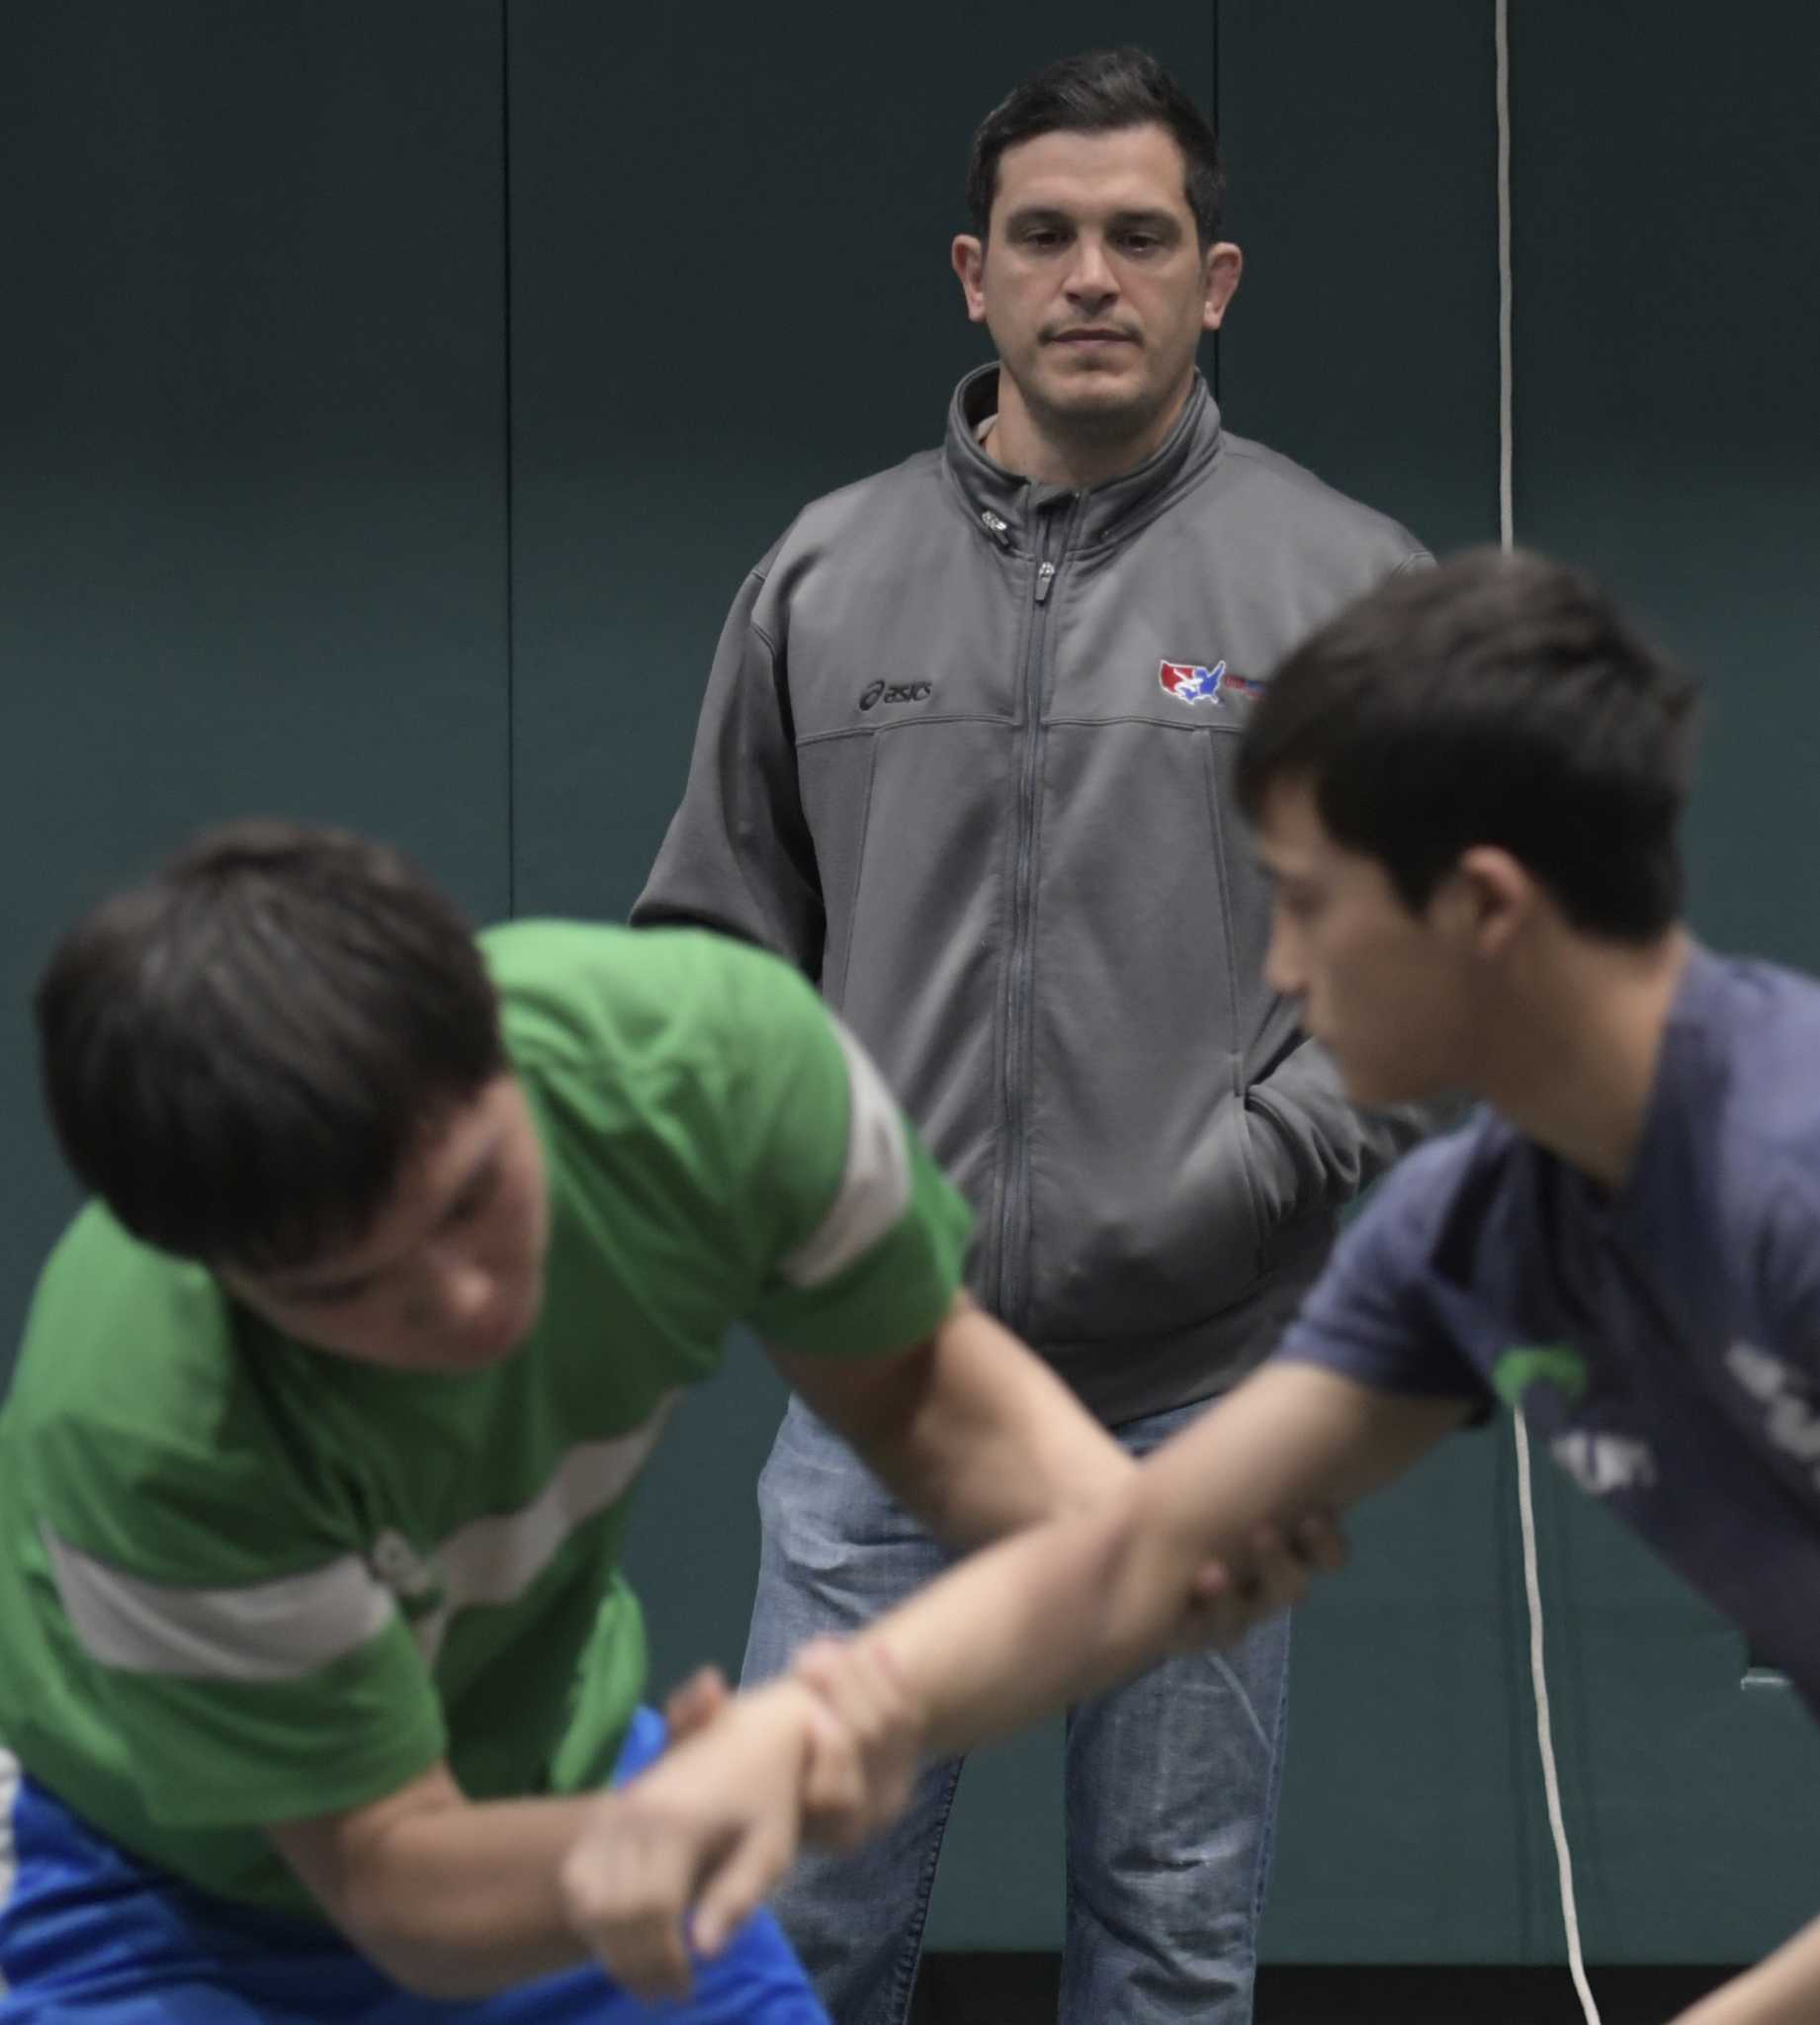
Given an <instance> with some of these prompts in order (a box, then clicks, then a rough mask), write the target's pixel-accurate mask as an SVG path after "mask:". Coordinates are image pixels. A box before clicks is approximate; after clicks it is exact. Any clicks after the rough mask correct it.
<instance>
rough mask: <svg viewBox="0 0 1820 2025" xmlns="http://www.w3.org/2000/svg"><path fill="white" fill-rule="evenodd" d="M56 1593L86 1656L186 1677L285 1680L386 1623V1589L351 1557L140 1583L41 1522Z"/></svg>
mask: <svg viewBox="0 0 1820 2025" xmlns="http://www.w3.org/2000/svg"><path fill="white" fill-rule="evenodd" d="M40 1531H41V1533H42V1535H43V1541H44V1547H45V1550H46V1551H47V1552H48V1554H49V1556H50V1566H51V1571H52V1573H53V1575H54V1576H55V1579H56V1585H57V1594H58V1595H59V1596H60V1597H61V1598H62V1600H63V1608H64V1610H65V1611H66V1612H67V1613H68V1616H69V1622H70V1624H71V1625H72V1626H73V1627H74V1629H75V1633H76V1636H77V1637H78V1638H79V1639H80V1640H81V1642H82V1646H83V1649H84V1650H85V1651H86V1652H87V1653H88V1655H89V1656H90V1658H92V1659H96V1660H99V1661H100V1662H101V1664H102V1665H103V1666H115V1667H120V1668H122V1669H123V1670H124V1671H128V1672H132V1673H159V1674H171V1675H174V1676H176V1677H179V1678H183V1679H189V1680H216V1681H291V1680H298V1679H301V1678H302V1677H303V1675H304V1674H308V1673H313V1672H314V1671H315V1670H316V1668H317V1667H319V1666H327V1665H328V1664H329V1663H330V1662H331V1661H332V1660H336V1659H340V1658H342V1657H343V1656H344V1655H345V1654H347V1653H349V1652H352V1651H353V1650H354V1649H355V1647H356V1646H359V1645H364V1644H365V1643H366V1642H367V1640H368V1639H369V1638H371V1637H373V1636H375V1635H376V1633H378V1632H379V1631H381V1630H383V1629H385V1627H386V1626H387V1625H388V1624H389V1623H390V1621H391V1617H392V1613H393V1609H394V1606H393V1603H392V1599H391V1596H390V1593H389V1592H388V1591H387V1590H386V1589H384V1588H382V1587H381V1585H380V1584H379V1583H378V1582H377V1581H376V1580H375V1579H374V1576H373V1573H372V1571H371V1570H370V1569H369V1568H368V1566H367V1565H366V1563H365V1562H364V1561H362V1560H359V1559H357V1558H356V1557H355V1556H354V1555H352V1554H344V1555H342V1556H341V1557H340V1558H339V1559H338V1560H333V1561H330V1562H328V1563H327V1564H326V1565H325V1566H323V1567H320V1568H312V1569H310V1570H309V1572H308V1573H307V1574H303V1575H285V1576H281V1577H280V1578H279V1579H278V1580H276V1581H273V1582H252V1583H247V1584H245V1585H240V1586H236V1587H234V1588H231V1589H186V1588H182V1587H180V1586H178V1585H177V1584H174V1583H164V1582H143V1581H140V1580H139V1579H138V1578H137V1577H136V1576H132V1575H128V1574H124V1573H123V1572H122V1571H121V1570H120V1569H119V1568H115V1567H111V1566H110V1565H109V1564H108V1563H107V1562H106V1561H101V1560H97V1559H96V1558H95V1556H94V1555H93V1554H86V1553H84V1552H83V1551H82V1550H81V1548H80V1547H76V1546H72V1545H71V1544H70V1543H69V1541H66V1540H64V1539H62V1538H60V1537H59V1535H58V1534H57V1533H56V1532H55V1531H54V1530H53V1529H52V1528H51V1527H50V1526H48V1525H43V1526H41V1528H40Z"/></svg>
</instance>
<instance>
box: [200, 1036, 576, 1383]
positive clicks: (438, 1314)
mask: <svg viewBox="0 0 1820 2025" xmlns="http://www.w3.org/2000/svg"><path fill="white" fill-rule="evenodd" d="M549 1228H550V1210H549V1198H548V1190H547V1189H546V1185H545V1178H544V1157H543V1149H542V1147H541V1146H540V1144H539V1142H538V1137H537V1128H536V1126H535V1125H534V1124H533V1122H532V1119H531V1113H530V1109H529V1107H528V1106H527V1104H526V1102H525V1099H524V1093H523V1092H522V1091H521V1090H520V1089H519V1087H518V1084H517V1082H516V1080H515V1079H514V1078H513V1077H511V1076H509V1075H504V1076H499V1077H497V1078H495V1079H494V1081H492V1082H491V1083H489V1084H487V1086H486V1087H485V1088H484V1089H483V1090H482V1091H480V1092H479V1094H478V1095H477V1096H476V1097H474V1098H471V1099H469V1100H468V1101H466V1102H465V1103H463V1104H461V1105H459V1106H457V1107H456V1108H455V1109H453V1110H451V1111H450V1112H448V1113H447V1114H446V1115H445V1116H443V1117H441V1118H439V1119H438V1120H437V1122H436V1124H435V1126H434V1128H433V1129H432V1130H430V1131H427V1132H426V1133H425V1135H424V1137H423V1140H422V1142H421V1144H420V1145H419V1146H418V1147H417V1149H416V1150H415V1151H414V1152H413V1153H412V1154H411V1155H410V1156H409V1157H408V1158H407V1159H406V1161H405V1164H404V1168H403V1172H402V1173H401V1174H400V1175H399V1177H398V1181H397V1184H396V1186H395V1187H394V1188H393V1189H392V1191H391V1194H390V1197H389V1199H388V1200H387V1201H386V1202H385V1203H384V1204H383V1205H382V1206H381V1208H380V1212H379V1214H378V1215H377V1216H376V1217H375V1218H374V1220H373V1223H372V1225H371V1227H370V1228H369V1230H368V1231H367V1233H366V1235H365V1236H364V1237H363V1238H362V1239H361V1240H360V1242H359V1243H357V1244H350V1245H345V1246H341V1247H338V1248H337V1249H336V1250H335V1251H333V1252H331V1253H329V1254H327V1255H325V1256H323V1257H322V1258H319V1259H315V1260H312V1261H311V1262H310V1263H309V1264H308V1265H307V1266H303V1267H298V1268H295V1269H292V1270H287V1271H285V1272H273V1273H269V1274H256V1275H255V1274H247V1273H242V1272H239V1271H237V1270H229V1269H223V1270H222V1272H221V1275H220V1277H221V1280H222V1282H223V1284H224V1285H226V1286H227V1288H228V1289H229V1291H230V1292H232V1293H233V1294H234V1295H235V1296H236V1298H238V1299H240V1300H242V1301H244V1302H245V1303H246V1305H247V1306H248V1307H250V1308H252V1309H253V1310H254V1311H255V1312H256V1313H258V1314H260V1315H263V1316H264V1317H265V1318H266V1320H267V1321H269V1322H271V1323H273V1324H274V1325H275V1326H276V1327H277V1328H279V1329H281V1330H282V1331H283V1332H284V1333H285V1334H286V1335H287V1336H292V1337H295V1338H296V1339H297V1340H298V1341H299V1342H301V1343H307V1344H309V1345H311V1346H312V1347H313V1348H315V1349H317V1350H326V1351H332V1352H333V1353H334V1354H335V1355H336V1356H338V1357H347V1358H353V1359H355V1360H356V1361H357V1362H359V1363H362V1364H372V1365H386V1366H387V1367H388V1368H390V1369H392V1370H399V1371H440V1372H447V1373H456V1372H462V1371H473V1370H478V1369H480V1368H482V1367H483V1366H485V1365H491V1364H496V1363H498V1362H499V1361H500V1360H501V1359H502V1358H505V1357H507V1356H509V1355H510V1354H511V1352H512V1351H514V1350H516V1349H517V1347H518V1346H519V1344H521V1343H522V1342H523V1341H524V1339H525V1337H526V1336H527V1335H528V1334H529V1333H530V1330H531V1327H532V1324H533V1323H534V1322H535V1321H536V1320H537V1315H538V1310H539V1308H540V1307H541V1306H542V1303H543V1294H544V1252H545V1247H546V1245H547V1243H548V1241H549Z"/></svg>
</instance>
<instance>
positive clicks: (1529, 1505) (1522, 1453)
mask: <svg viewBox="0 0 1820 2025" xmlns="http://www.w3.org/2000/svg"><path fill="white" fill-rule="evenodd" d="M1499 4H1500V6H1501V7H1502V5H1503V4H1504V0H1499ZM1511 1425H1512V1428H1513V1429H1514V1431H1515V1433H1516V1436H1517V1509H1518V1511H1519V1512H1520V1514H1521V1517H1522V1527H1523V1589H1524V1592H1525V1593H1526V1595H1527V1596H1528V1599H1529V1680H1530V1683H1531V1685H1532V1686H1533V1687H1534V1689H1535V1741H1536V1746H1537V1748H1538V1749H1539V1750H1540V1752H1541V1754H1542V1786H1543V1790H1544V1791H1545V1792H1546V1794H1547V1796H1548V1827H1549V1831H1550V1833H1551V1834H1552V1835H1553V1836H1554V1843H1555V1869H1556V1871H1557V1872H1558V1873H1559V1875H1560V1879H1561V1920H1562V1923H1563V1925H1565V1927H1566V1928H1567V1966H1568V1969H1569V1971H1570V1973H1571V1974H1572V1976H1573V1979H1574V1987H1575V1989H1576V1990H1578V1991H1579V1992H1580V2008H1581V2010H1582V2012H1583V2013H1584V2014H1585V2016H1586V2021H1587V2025H1599V2006H1598V2005H1597V2004H1596V2003H1594V2001H1593V1990H1592V1985H1591V1984H1590V1983H1589V1982H1588V1981H1587V1979H1586V1957H1585V1955H1584V1954H1583V1953H1582V1952H1581V1947H1580V1913H1579V1909H1578V1907H1577V1906H1576V1905H1575V1902H1574V1859H1573V1856H1572V1854H1571V1853H1570V1851H1569V1849H1568V1846H1567V1822H1566V1821H1565V1819H1564V1818H1563V1817H1562V1813H1561V1777H1560V1774H1559V1773H1558V1772H1557V1770H1556V1769H1555V1740H1554V1725H1553V1723H1552V1722H1550V1720H1549V1717H1548V1675H1547V1672H1546V1670H1545V1669H1544V1667H1543V1664H1542V1585H1541V1580H1540V1577H1539V1576H1538V1574H1537V1572H1536V1563H1535V1500H1534V1495H1533V1493H1532V1491H1531V1489H1530V1485H1529V1430H1528V1428H1527V1427H1526V1426H1525V1425H1524V1423H1523V1416H1522V1409H1521V1408H1520V1407H1518V1408H1517V1412H1516V1413H1515V1414H1514V1415H1513V1416H1512V1420H1511Z"/></svg>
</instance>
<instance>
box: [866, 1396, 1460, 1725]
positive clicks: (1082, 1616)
mask: <svg viewBox="0 0 1820 2025" xmlns="http://www.w3.org/2000/svg"><path fill="white" fill-rule="evenodd" d="M1465 1411H1466V1409H1465V1407H1464V1405H1463V1404H1462V1403H1460V1402H1448V1401H1433V1400H1402V1399H1393V1398H1390V1397H1388V1396H1387V1395H1384V1394H1379V1393H1372V1392H1368V1391H1367V1390H1365V1388H1363V1387H1359V1386H1356V1385H1353V1384H1350V1383H1349V1382H1348V1381H1346V1380H1343V1379H1341V1378H1338V1377H1336V1376H1334V1375H1333V1374H1332V1373H1329V1372H1327V1371H1323V1370H1318V1369H1315V1368H1313V1367H1311V1366H1307V1365H1266V1366H1265V1368H1264V1369H1263V1370H1261V1371H1259V1372H1258V1373H1257V1374H1256V1375H1255V1376H1254V1377H1252V1378H1251V1379H1249V1380H1247V1382H1246V1383H1245V1384H1243V1385H1241V1386H1240V1387H1238V1388H1237V1390H1235V1391H1234V1392H1233V1393H1232V1394H1231V1395H1230V1396H1229V1397H1227V1398H1226V1399H1224V1400H1223V1401H1221V1402H1220V1403H1219V1404H1218V1405H1217V1406H1215V1407H1213V1408H1211V1409H1209V1411H1208V1412H1207V1413H1206V1414H1204V1415H1203V1416H1202V1417H1201V1419H1200V1420H1199V1421H1198V1422H1196V1423H1195V1424H1194V1425H1193V1427H1191V1428H1190V1429H1189V1430H1188V1431H1187V1432H1186V1433H1184V1434H1183V1435H1180V1436H1178V1437H1177V1438H1176V1439H1175V1440H1174V1441H1173V1442H1171V1443H1170V1444H1169V1445H1168V1446H1167V1447H1166V1448H1164V1449H1163V1450H1160V1451H1159V1452H1158V1453H1156V1455H1154V1456H1153V1457H1152V1458H1151V1459H1150V1460H1149V1461H1147V1462H1146V1463H1145V1464H1144V1465H1143V1467H1142V1468H1141V1469H1139V1470H1136V1471H1134V1472H1133V1476H1132V1478H1131V1481H1130V1483H1129V1484H1128V1486H1127V1487H1126V1488H1125V1489H1124V1490H1122V1491H1120V1492H1118V1493H1117V1494H1116V1495H1114V1496H1113V1497H1111V1498H1109V1499H1107V1500H1105V1501H1104V1503H1103V1504H1102V1505H1101V1506H1100V1507H1099V1508H1098V1509H1094V1510H1088V1511H1084V1512H1080V1513H1077V1514H1075V1515H1073V1516H1069V1517H1065V1518H1064V1519H1062V1520H1060V1521H1058V1522H1057V1523H1056V1524H1054V1525H1048V1526H1043V1527H1039V1528H1035V1529H1033V1530H1031V1531H1029V1532H1027V1533H1024V1534H1022V1535H1020V1536H1019V1537H1017V1538H1015V1539H1013V1540H1008V1541H1002V1542H1001V1543H999V1544H998V1545H997V1546H995V1547H992V1548H990V1549H988V1550H986V1551H984V1552H982V1553H980V1554H977V1555H975V1556H973V1557H972V1558H971V1559H969V1560H968V1561H966V1562H964V1563H963V1564H962V1565H961V1566H960V1567H958V1568H956V1569H954V1570H952V1571H951V1572H950V1573H949V1574H947V1575H946V1576H944V1577H943V1578H942V1579H941V1580H940V1581H938V1582H936V1583H933V1584H931V1585H930V1586H929V1587H928V1588H927V1589H924V1590H922V1591H920V1592H919V1593H918V1594H917V1595H916V1596H914V1597H912V1598H911V1599H910V1601H909V1602H908V1603H906V1604H905V1605H903V1606H902V1607H901V1608H900V1609H898V1610H896V1611H894V1612H892V1613H891V1614H890V1615H889V1616H887V1617H885V1618H882V1619H880V1620H879V1622H878V1623H877V1624H876V1625H875V1626H874V1627H873V1628H872V1629H870V1630H869V1631H868V1632H866V1633H864V1634H862V1636H863V1638H864V1639H865V1640H866V1641H868V1642H871V1641H877V1642H878V1643H879V1644H880V1645H881V1646H882V1647H883V1651H884V1655H885V1660H886V1664H887V1666H888V1668H889V1671H890V1672H891V1674H892V1676H893V1677H894V1678H895V1679H896V1680H897V1682H898V1683H899V1684H900V1686H901V1688H902V1691H903V1693H904V1696H905V1700H906V1703H907V1705H908V1707H909V1708H910V1711H911V1712H913V1713H912V1720H913V1721H914V1722H915V1723H916V1725H917V1727H918V1732H919V1733H918V1738H917V1741H918V1743H919V1745H920V1746H921V1748H922V1749H924V1750H925V1751H928V1752H931V1753H936V1754H942V1753H946V1752H950V1751H954V1750H958V1749H962V1748H965V1747H966V1746H968V1745H970V1744H972V1743H974V1742H977V1741H979V1740H981V1739H983V1738H985V1737H988V1736H993V1735H997V1734H998V1733H1001V1732H1004V1731H1008V1730H1011V1729H1014V1728H1017V1727H1019V1726H1020V1725H1022V1724H1024V1723H1026V1722H1029V1721H1032V1720H1034V1719H1036V1718H1037V1717H1040V1716H1042V1715H1044V1714H1045V1713H1047V1712H1049V1711H1051V1710H1054V1709H1059V1708H1061V1707H1063V1706H1065V1705H1066V1704H1067V1703H1069V1702H1071V1701H1075V1700H1079V1699H1080V1698H1081V1697H1082V1696H1083V1695H1086V1694H1090V1693H1092V1692H1094V1691H1095V1690H1096V1689H1098V1688H1101V1687H1103V1686H1105V1685H1107V1684H1109V1683H1110V1682H1113V1681H1115V1680H1119V1679H1123V1678H1125V1677H1127V1676H1128V1675H1130V1674H1133V1673H1135V1672H1137V1671H1139V1670H1140V1669H1141V1668H1142V1667H1144V1666H1146V1665H1148V1664H1150V1663H1151V1662H1152V1661H1154V1660H1156V1659H1157V1658H1159V1657H1161V1656H1162V1655H1163V1654H1164V1653H1165V1652H1167V1651H1168V1650H1170V1647H1171V1645H1172V1643H1174V1642H1175V1641H1176V1639H1177V1638H1178V1637H1179V1635H1180V1634H1181V1632H1182V1631H1183V1629H1184V1628H1186V1627H1187V1626H1188V1625H1189V1624H1191V1623H1192V1622H1193V1619H1194V1615H1195V1612H1194V1599H1195V1593H1196V1581H1197V1577H1198V1576H1199V1574H1200V1572H1201V1571H1202V1570H1203V1569H1204V1568H1205V1567H1206V1565H1207V1564H1208V1563H1209V1562H1210V1561H1215V1560H1218V1561H1221V1562H1224V1563H1226V1564H1227V1565H1228V1566H1230V1567H1232V1568H1234V1569H1235V1570H1237V1571H1241V1572H1243V1571H1244V1570H1245V1568H1246V1567H1247V1565H1248V1562H1249V1557H1250V1552H1251V1544H1250V1543H1251V1541H1253V1539H1254V1538H1255V1536H1256V1534H1257V1529H1258V1528H1259V1527H1260V1526H1264V1525H1277V1526H1286V1525H1292V1524H1294V1523H1295V1522H1296V1521H1297V1520H1298V1519H1300V1518H1301V1517H1302V1516H1303V1515H1304V1514H1305V1513H1307V1512H1308V1511H1310V1510H1311V1509H1316V1508H1335V1509H1338V1508H1339V1507H1341V1506H1343V1505H1344V1504H1347V1503H1349V1502H1351V1501H1352V1500H1353V1499H1355V1498H1357V1497H1360V1496H1362V1495H1363V1494H1364V1493H1365V1492H1366V1491H1368V1490H1370V1489H1372V1488H1374V1487H1375V1486H1376V1485H1377V1484H1379V1483H1381V1482H1383V1481H1384V1480H1385V1479H1386V1478H1388V1477H1389V1476H1392V1475H1394V1474H1396V1473H1398V1472H1399V1471H1400V1470H1401V1469H1403V1468H1405V1467H1407V1466H1408V1464H1409V1463H1410V1462H1411V1461H1413V1460H1414V1459H1415V1457H1416V1456H1417V1455H1419V1454H1420V1453H1422V1452H1423V1451H1424V1450H1425V1449H1426V1448H1428V1447H1429V1446H1430V1445H1431V1444H1432V1442H1434V1441H1435V1440H1437V1439H1438V1438H1439V1437H1440V1436H1441V1435H1442V1434H1443V1433H1445V1432H1446V1431H1447V1430H1448V1429H1449V1428H1451V1427H1454V1426H1456V1425H1458V1424H1459V1422H1460V1420H1461V1419H1462V1418H1463V1417H1464V1413H1465Z"/></svg>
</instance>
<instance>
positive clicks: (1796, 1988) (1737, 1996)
mask: <svg viewBox="0 0 1820 2025" xmlns="http://www.w3.org/2000/svg"><path fill="white" fill-rule="evenodd" d="M1817 2017H1820V1919H1816V1920H1813V1921H1811V1922H1810V1923H1809V1924H1808V1925H1806V1926H1804V1927H1803V1928H1802V1929H1801V1931H1800V1932H1799V1933H1798V1934H1796V1935H1795V1936H1794V1938H1793V1939H1792V1940H1790V1941H1784V1942H1783V1944H1782V1945H1781V1946H1780V1947H1779V1948H1777V1951H1776V1953H1775V1954H1774V1955H1769V1956H1766V1957H1765V1959H1764V1960H1763V1961H1761V1962H1760V1963H1758V1965H1757V1967H1756V1968H1755V1969H1750V1970H1747V1971H1746V1972H1745V1973H1744V1975H1742V1976H1739V1977H1734V1978H1733V1980H1732V1981H1730V1982H1728V1983H1725V1984H1724V1985H1722V1986H1721V1987H1720V1988H1718V1989H1715V1990H1714V1991H1713V1993H1712V1994H1711V1995H1710V1996H1709V1997H1703V1998H1701V2000H1700V2001H1699V2002H1698V2003H1697V2004H1695V2005H1694V2006H1693V2008H1692V2009H1691V2010H1690V2011H1684V2012H1683V2013H1682V2015H1681V2018H1680V2020H1679V2021H1678V2025H1812V2021H1813V2020H1814V2019H1815V2018H1817Z"/></svg>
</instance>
